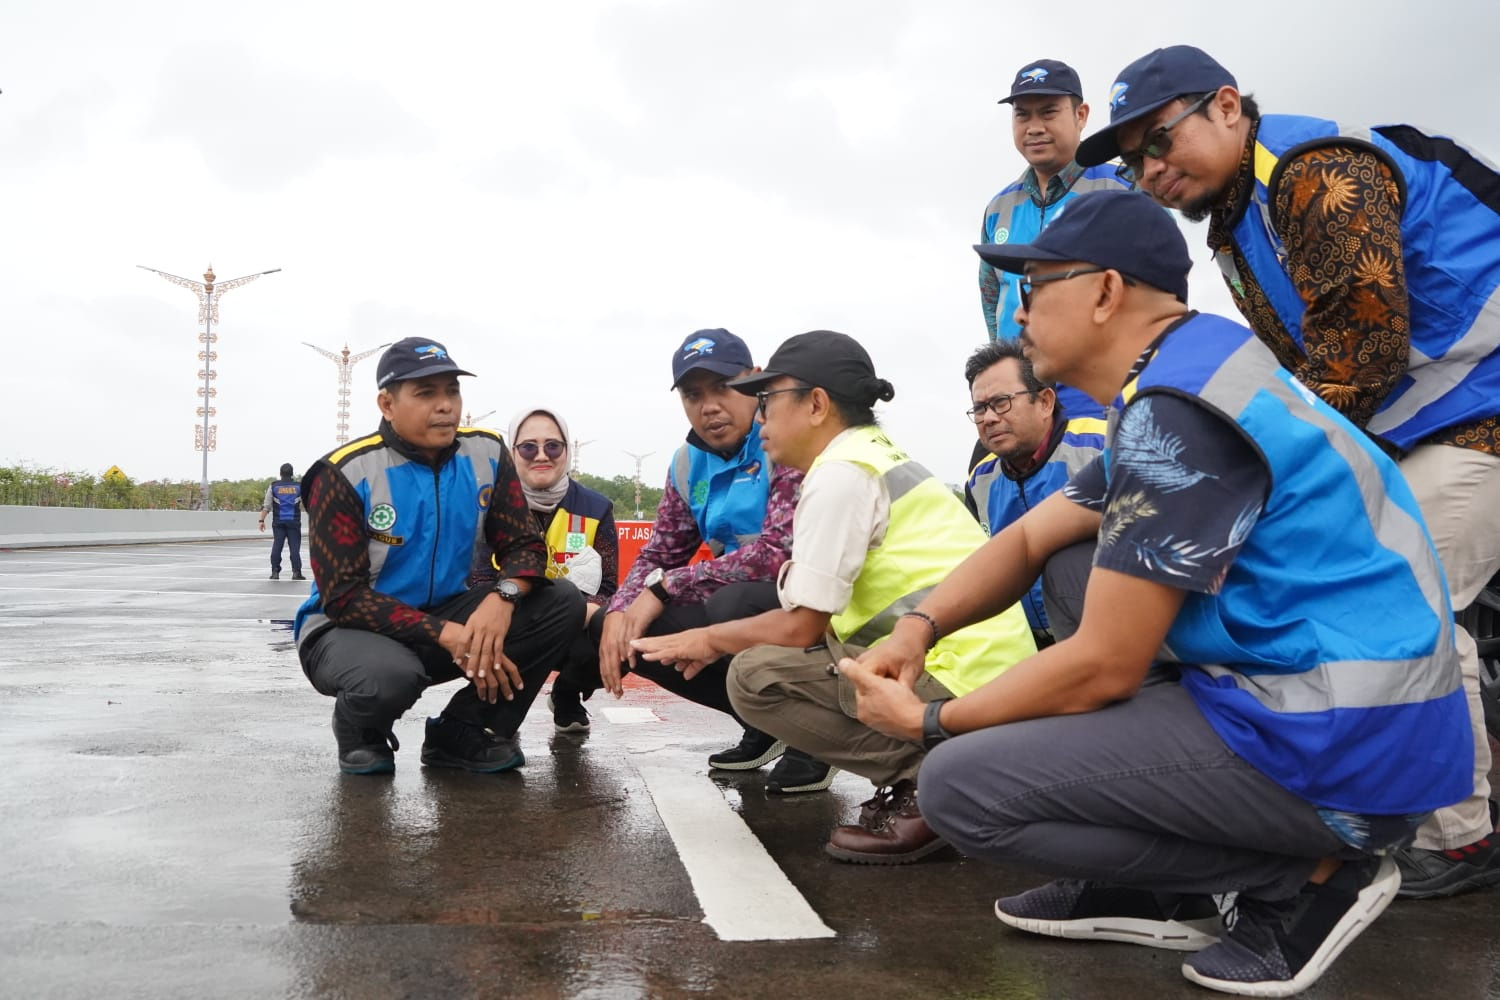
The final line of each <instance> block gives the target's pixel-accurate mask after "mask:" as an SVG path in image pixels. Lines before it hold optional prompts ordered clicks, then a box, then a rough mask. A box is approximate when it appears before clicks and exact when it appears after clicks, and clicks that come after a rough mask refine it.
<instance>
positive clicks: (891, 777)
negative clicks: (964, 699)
mask: <svg viewBox="0 0 1500 1000" xmlns="http://www.w3.org/2000/svg"><path fill="white" fill-rule="evenodd" d="M864 651H865V647H863V646H851V645H844V644H842V643H840V642H839V641H838V639H836V638H835V637H834V636H833V635H831V634H830V635H828V636H827V637H826V638H825V639H824V641H823V643H821V644H819V645H817V646H811V647H809V648H807V649H798V648H795V647H790V646H755V647H752V648H750V649H747V650H745V651H744V652H743V653H741V654H739V655H738V656H736V657H735V658H734V660H733V661H732V662H731V663H730V665H729V677H728V680H727V682H726V686H727V687H728V689H729V700H730V702H732V703H733V705H734V710H735V712H736V713H737V714H738V715H739V716H740V718H742V719H744V720H745V722H746V723H748V724H749V725H752V726H754V727H755V728H756V729H759V730H761V731H762V732H766V733H770V734H771V735H772V736H774V737H776V738H777V739H779V740H785V741H786V742H787V743H789V744H791V745H792V746H794V747H796V748H797V749H798V750H801V751H802V752H803V753H805V754H808V755H809V756H812V757H816V758H817V759H818V760H820V761H822V762H823V763H825V764H832V765H833V766H835V767H839V768H843V769H844V770H845V771H850V772H853V773H854V774H858V775H860V776H861V777H865V778H869V779H870V780H871V781H872V782H874V783H875V784H876V785H891V784H895V783H896V782H897V781H901V780H902V779H905V778H915V777H916V776H917V769H918V768H919V767H921V765H922V757H923V755H924V754H925V753H926V751H925V750H924V749H922V747H921V746H919V745H918V744H916V743H908V742H906V741H905V740H897V739H892V738H891V737H889V736H886V735H885V734H884V733H881V732H877V731H876V730H874V729H871V728H870V727H869V726H867V725H865V724H864V723H863V722H860V721H859V718H858V716H857V714H856V711H855V699H854V685H853V684H851V683H850V682H849V679H848V678H846V677H842V676H834V675H830V674H829V673H828V666H829V664H832V663H837V662H838V661H839V659H840V658H841V657H844V656H858V655H859V654H860V653H863V652H864ZM916 691H917V696H918V697H920V698H922V699H923V700H924V701H932V700H934V699H937V698H948V697H952V694H951V692H950V691H949V690H948V689H947V688H945V687H943V685H942V683H941V682H939V681H938V680H937V679H936V678H934V677H933V676H932V675H931V674H926V673H924V674H923V675H922V676H921V677H919V678H918V679H917V686H916Z"/></svg>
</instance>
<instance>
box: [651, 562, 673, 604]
mask: <svg viewBox="0 0 1500 1000" xmlns="http://www.w3.org/2000/svg"><path fill="white" fill-rule="evenodd" d="M666 575H667V571H666V570H664V569H662V568H661V567H660V566H658V567H656V568H655V569H653V570H652V571H651V572H649V573H647V574H646V589H647V590H649V591H651V593H653V594H655V595H656V599H657V600H658V601H661V602H662V603H663V604H666V603H667V602H668V601H670V600H671V599H672V595H671V594H669V593H667V585H666V584H664V583H662V580H663V579H664V578H665V577H666Z"/></svg>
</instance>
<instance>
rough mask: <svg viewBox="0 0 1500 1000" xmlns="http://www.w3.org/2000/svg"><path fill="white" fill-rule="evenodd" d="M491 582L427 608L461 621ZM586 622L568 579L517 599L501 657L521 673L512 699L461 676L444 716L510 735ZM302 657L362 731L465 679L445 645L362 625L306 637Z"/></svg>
mask: <svg viewBox="0 0 1500 1000" xmlns="http://www.w3.org/2000/svg"><path fill="white" fill-rule="evenodd" d="M491 590H492V588H491V586H490V585H489V584H481V585H479V586H475V587H473V588H470V589H469V590H467V591H465V592H464V593H462V594H460V595H458V596H457V597H455V598H453V599H452V600H450V601H448V602H447V603H445V604H442V605H439V606H438V607H436V608H431V609H429V611H430V612H431V613H432V614H434V615H436V616H438V617H439V618H446V619H448V620H449V621H455V622H466V621H468V620H469V616H470V615H471V614H473V613H474V609H475V608H477V607H479V603H480V601H482V600H484V598H485V597H487V596H488V595H489V594H490V592H491ZM582 621H583V595H582V594H580V593H579V592H578V590H577V588H576V587H574V586H573V585H572V584H571V583H568V582H567V581H566V580H556V581H554V582H553V583H552V584H551V585H550V586H545V587H539V588H537V589H536V590H535V591H533V592H532V593H530V594H528V595H527V596H526V597H524V598H522V600H521V601H520V603H518V604H517V605H516V611H515V615H514V617H513V618H512V619H511V624H510V631H509V632H507V633H506V636H505V655H506V656H508V657H510V658H511V660H512V661H514V663H515V664H516V667H517V669H519V670H520V672H521V683H522V685H523V686H522V688H521V690H519V691H517V692H515V698H514V699H513V700H511V701H506V700H505V699H504V698H500V699H499V700H498V701H497V702H496V703H495V704H493V705H491V704H489V703H488V702H485V701H482V700H480V698H479V695H478V694H477V693H476V692H475V690H474V685H473V683H472V682H470V681H468V680H465V681H464V684H463V687H461V688H459V689H458V690H457V691H456V692H454V695H453V697H452V698H450V699H449V700H448V705H447V707H446V708H444V709H443V714H444V715H446V716H448V717H449V718H454V719H459V720H462V721H464V722H470V723H473V724H475V725H480V726H486V727H488V728H490V729H493V730H494V731H495V733H496V734H497V735H499V736H511V735H513V734H514V733H515V731H516V730H517V729H519V728H520V726H521V721H522V720H523V719H525V718H526V712H527V710H528V709H530V708H531V703H532V702H533V701H535V700H536V696H537V693H538V692H539V691H541V689H542V684H543V682H544V681H545V680H546V679H547V675H548V674H549V673H550V672H551V671H552V670H553V669H554V668H555V667H556V666H557V664H558V663H560V662H562V660H563V658H564V657H565V656H566V654H567V650H568V645H569V643H571V642H572V640H573V637H574V636H575V635H577V634H578V627H579V624H580V623H581V622H582ZM299 655H300V657H301V660H302V670H303V672H304V673H306V674H307V679H308V680H309V681H311V682H312V685H313V687H315V688H317V689H318V690H319V691H321V692H322V693H323V694H326V695H328V696H329V697H331V698H334V699H336V700H337V710H338V712H339V714H340V715H342V716H343V717H344V719H346V720H347V721H348V722H350V723H352V724H354V725H356V726H359V727H360V728H362V729H379V730H381V731H387V730H389V729H390V728H391V724H392V723H394V722H395V721H396V720H397V719H399V718H400V717H401V716H402V715H403V714H405V712H406V710H407V709H409V708H411V707H412V706H413V705H415V704H416V702H417V699H418V698H419V697H421V695H422V692H423V691H425V690H426V689H427V688H429V687H431V686H432V685H434V684H442V683H444V682H445V681H451V680H454V679H457V678H461V677H463V673H462V671H460V670H459V668H458V667H456V666H455V665H454V664H453V660H452V659H451V658H450V657H449V655H448V651H447V650H445V649H443V647H441V646H438V645H436V644H428V643H420V644H417V645H410V646H409V645H407V644H405V643H403V642H400V641H398V640H396V639H392V638H391V637H390V636H385V635H378V634H376V633H374V632H367V631H364V630H363V629H351V628H330V629H325V630H324V631H322V632H320V633H318V635H316V636H314V637H313V639H312V641H310V642H308V643H306V644H305V645H304V646H303V647H302V648H301V650H300V651H299Z"/></svg>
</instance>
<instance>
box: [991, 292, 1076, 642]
mask: <svg viewBox="0 0 1500 1000" xmlns="http://www.w3.org/2000/svg"><path fill="white" fill-rule="evenodd" d="M1021 287H1022V288H1023V289H1024V288H1025V287H1026V286H1025V285H1022V286H1021ZM1028 294H1029V293H1028ZM964 377H965V378H966V379H967V380H968V382H969V395H970V398H971V399H972V400H973V405H972V406H971V407H969V409H967V410H965V411H964V414H965V415H966V416H967V417H968V418H969V419H970V420H972V421H974V429H975V430H976V431H977V432H978V434H979V444H980V446H981V447H982V448H984V449H985V451H986V454H987V457H986V458H985V459H984V461H982V462H980V463H979V465H978V466H976V467H975V469H974V472H973V474H972V475H970V476H969V481H968V483H967V484H965V486H964V505H965V506H967V507H968V508H969V513H971V514H973V515H974V516H975V517H976V518H977V519H978V520H979V524H980V526H981V527H982V528H984V533H985V534H986V535H994V534H997V533H999V532H1000V531H1002V530H1004V529H1005V528H1006V527H1007V526H1008V525H1010V524H1011V523H1012V522H1014V521H1015V520H1016V519H1017V518H1019V517H1020V516H1021V515H1022V514H1024V513H1026V511H1028V510H1030V509H1031V508H1033V507H1035V506H1036V505H1037V504H1039V503H1041V502H1042V501H1043V500H1045V499H1046V498H1047V497H1049V496H1051V495H1052V494H1053V493H1056V492H1057V491H1058V490H1060V489H1062V487H1063V486H1064V485H1065V484H1066V483H1067V481H1068V477H1069V476H1070V475H1072V474H1073V473H1074V472H1076V471H1077V470H1079V469H1081V468H1083V467H1084V466H1085V465H1087V464H1088V463H1089V462H1091V461H1093V460H1094V458H1095V457H1096V456H1097V455H1098V454H1099V451H1100V449H1101V448H1103V447H1104V429H1105V428H1104V421H1103V420H1099V419H1095V418H1089V417H1080V418H1078V419H1076V420H1069V419H1068V416H1067V413H1066V411H1064V410H1063V408H1062V405H1061V404H1060V403H1059V402H1058V399H1057V390H1056V389H1055V388H1054V387H1053V383H1051V382H1046V381H1043V380H1042V379H1040V378H1038V377H1037V374H1036V372H1035V371H1033V370H1032V367H1031V362H1030V361H1028V360H1027V359H1026V355H1025V353H1024V352H1023V351H1022V348H1021V343H1020V341H1016V340H996V341H992V342H990V343H988V344H985V345H984V346H983V347H981V348H979V349H978V350H977V351H975V352H974V353H973V354H972V355H970V356H969V360H968V362H967V363H966V364H965V365H964ZM1085 562H1086V560H1085ZM1060 567H1061V564H1059V568H1060ZM1050 582H1051V583H1052V588H1051V589H1052V593H1051V595H1050V596H1051V598H1052V600H1053V601H1054V602H1056V601H1059V600H1061V601H1063V603H1064V605H1065V607H1064V608H1063V613H1062V614H1060V615H1058V619H1059V620H1058V621H1057V622H1056V626H1057V630H1058V631H1057V632H1054V629H1053V623H1052V622H1051V621H1050V620H1049V617H1048V614H1047V610H1046V607H1045V605H1044V601H1043V594H1042V578H1041V577H1037V581H1036V583H1034V584H1033V585H1032V587H1031V590H1030V591H1028V592H1027V595H1026V597H1025V598H1023V599H1022V601H1021V607H1022V608H1023V609H1024V610H1025V612H1026V621H1027V622H1028V623H1029V624H1030V625H1031V632H1032V637H1033V638H1034V639H1035V640H1036V643H1037V646H1038V648H1045V647H1046V646H1050V645H1051V644H1052V642H1053V641H1054V639H1055V638H1058V637H1060V636H1061V635H1066V634H1068V633H1069V632H1071V631H1072V628H1071V625H1072V623H1073V622H1074V621H1076V618H1077V615H1078V614H1079V609H1080V608H1081V607H1082V596H1083V595H1082V589H1081V588H1080V587H1077V586H1076V585H1074V586H1069V585H1068V584H1067V582H1066V581H1065V580H1063V579H1060V578H1058V577H1056V576H1054V577H1053V578H1052V580H1051V581H1050ZM1059 587H1061V588H1062V590H1063V592H1061V593H1059V592H1058V588H1059ZM1056 610H1057V609H1056V608H1054V611H1056Z"/></svg>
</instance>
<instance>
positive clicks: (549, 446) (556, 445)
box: [516, 438, 568, 462]
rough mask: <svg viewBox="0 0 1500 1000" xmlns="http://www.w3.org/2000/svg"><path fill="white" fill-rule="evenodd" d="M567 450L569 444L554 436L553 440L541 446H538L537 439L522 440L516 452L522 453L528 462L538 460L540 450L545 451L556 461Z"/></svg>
mask: <svg viewBox="0 0 1500 1000" xmlns="http://www.w3.org/2000/svg"><path fill="white" fill-rule="evenodd" d="M567 450H568V446H567V445H565V444H563V443H562V442H561V441H559V440H557V439H556V438H553V439H552V440H551V441H548V442H547V443H545V444H543V445H540V446H538V445H537V443H536V442H535V441H522V442H521V443H520V444H518V445H516V454H517V455H520V456H521V457H522V458H524V459H526V461H528V462H534V461H536V453H537V452H539V451H540V452H544V453H545V454H546V455H547V457H548V458H550V459H552V461H554V462H555V461H557V460H558V459H559V458H562V453H563V452H565V451H567Z"/></svg>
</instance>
